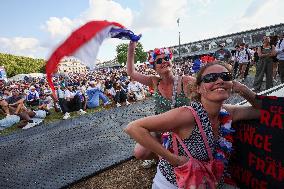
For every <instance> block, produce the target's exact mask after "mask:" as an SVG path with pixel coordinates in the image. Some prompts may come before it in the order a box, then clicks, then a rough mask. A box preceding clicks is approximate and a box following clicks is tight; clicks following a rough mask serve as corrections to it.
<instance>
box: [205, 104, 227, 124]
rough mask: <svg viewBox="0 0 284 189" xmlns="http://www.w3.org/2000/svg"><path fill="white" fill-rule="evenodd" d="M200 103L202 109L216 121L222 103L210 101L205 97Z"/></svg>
mask: <svg viewBox="0 0 284 189" xmlns="http://www.w3.org/2000/svg"><path fill="white" fill-rule="evenodd" d="M201 103H202V105H203V107H204V109H205V110H206V112H207V113H208V116H209V118H210V120H211V121H213V122H216V121H217V120H218V117H219V113H220V110H221V107H222V104H223V103H220V102H212V101H208V100H206V99H201Z"/></svg>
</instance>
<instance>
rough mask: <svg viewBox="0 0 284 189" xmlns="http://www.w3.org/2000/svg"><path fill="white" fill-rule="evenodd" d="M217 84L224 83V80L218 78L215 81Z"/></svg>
mask: <svg viewBox="0 0 284 189" xmlns="http://www.w3.org/2000/svg"><path fill="white" fill-rule="evenodd" d="M215 83H222V84H223V83H224V80H223V79H222V78H221V77H218V79H217V80H216V81H215Z"/></svg>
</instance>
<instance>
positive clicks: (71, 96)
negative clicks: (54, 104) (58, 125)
mask: <svg viewBox="0 0 284 189" xmlns="http://www.w3.org/2000/svg"><path fill="white" fill-rule="evenodd" d="M62 105H63V106H62V107H61V106H60V107H61V108H62V111H63V113H64V116H63V119H68V118H70V112H73V111H77V112H78V113H79V114H80V115H83V114H85V113H86V112H85V111H84V110H83V109H82V101H81V98H80V96H79V95H76V93H75V92H74V90H73V86H70V85H69V86H68V87H67V88H66V89H65V91H64V100H63V103H62Z"/></svg>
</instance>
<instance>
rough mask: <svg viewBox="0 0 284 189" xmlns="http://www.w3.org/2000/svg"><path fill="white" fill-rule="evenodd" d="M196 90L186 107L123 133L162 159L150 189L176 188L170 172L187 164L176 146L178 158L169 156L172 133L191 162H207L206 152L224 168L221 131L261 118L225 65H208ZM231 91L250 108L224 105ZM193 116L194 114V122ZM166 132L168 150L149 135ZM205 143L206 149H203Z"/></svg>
mask: <svg viewBox="0 0 284 189" xmlns="http://www.w3.org/2000/svg"><path fill="white" fill-rule="evenodd" d="M196 89H197V90H196V96H195V100H194V101H192V103H191V104H190V106H189V107H180V108H176V109H173V110H170V111H168V112H166V113H163V114H159V115H155V116H149V117H146V118H142V119H139V120H136V121H133V122H131V123H129V124H128V126H127V127H126V128H125V129H124V130H125V132H126V133H127V134H129V135H130V136H131V137H132V138H133V139H134V140H135V141H136V142H138V143H139V144H141V145H143V146H144V147H145V148H147V149H149V150H151V151H152V152H154V153H156V154H158V155H159V156H161V158H160V160H159V164H158V168H157V173H156V175H155V178H154V180H153V185H152V189H174V188H177V182H176V177H175V173H174V171H173V168H174V167H177V166H181V165H183V164H185V163H186V162H187V161H188V158H187V157H186V153H185V151H184V150H182V148H181V146H180V145H179V146H178V149H179V155H175V154H174V153H172V152H173V143H172V141H173V140H172V139H173V138H172V136H173V133H175V135H177V136H179V138H181V140H182V142H183V143H184V144H185V146H186V148H187V149H188V151H189V153H190V154H191V156H192V157H193V158H195V159H197V160H199V161H205V162H207V161H208V160H209V158H210V156H209V154H208V150H210V151H212V155H213V159H215V160H220V161H221V162H220V163H222V164H223V165H224V162H226V161H228V158H229V156H224V157H223V159H222V158H221V159H218V157H219V158H220V156H219V155H220V154H219V153H220V151H221V152H222V153H224V151H222V147H221V146H222V143H223V142H224V141H223V140H226V139H225V138H224V136H225V133H226V132H224V131H221V130H222V128H224V127H225V125H226V128H227V129H228V130H230V125H231V124H232V123H234V122H236V121H239V120H250V119H255V118H258V117H259V116H260V111H259V110H258V109H259V107H260V104H259V102H258V101H257V100H256V93H254V92H253V91H251V90H250V89H249V88H248V87H247V86H245V85H243V84H241V83H239V82H237V81H232V75H231V70H230V68H229V67H228V66H227V65H225V64H221V63H208V64H206V65H205V66H203V67H202V68H201V70H200V72H199V73H198V75H197V77H196ZM232 91H234V92H237V93H238V94H239V95H241V96H242V97H244V98H245V99H246V100H248V102H250V103H251V104H252V105H253V106H249V105H244V106H240V105H229V104H224V101H225V100H227V99H228V98H229V96H230V94H231V92H232ZM190 107H191V109H190ZM192 109H193V110H192ZM194 112H195V113H196V114H197V116H196V118H195V116H194V115H195V114H193V113H194ZM224 115H226V116H228V117H227V118H228V119H224V117H223V116H224ZM177 118H178V119H177ZM198 119H199V120H200V122H201V126H200V127H201V128H202V129H203V131H204V134H205V138H204V139H203V136H202V135H201V132H202V131H201V130H199V127H198V126H197V122H196V120H198ZM167 131H169V132H172V134H170V137H169V141H170V142H169V147H168V149H166V148H165V147H164V146H162V145H161V143H160V142H158V141H157V140H156V138H154V137H153V136H152V135H151V134H150V132H167ZM232 132H233V131H232ZM206 139H207V141H208V146H209V148H208V149H206V147H205V146H206V145H205V140H206ZM222 141H223V142H222ZM225 142H228V141H225ZM223 150H224V149H223ZM225 171H226V167H225ZM192 174H194V173H192ZM221 174H222V173H221ZM223 175H224V174H223ZM219 187H222V179H221V180H219V183H218V188H219ZM197 188H199V187H197ZM205 188H208V186H206V187H205Z"/></svg>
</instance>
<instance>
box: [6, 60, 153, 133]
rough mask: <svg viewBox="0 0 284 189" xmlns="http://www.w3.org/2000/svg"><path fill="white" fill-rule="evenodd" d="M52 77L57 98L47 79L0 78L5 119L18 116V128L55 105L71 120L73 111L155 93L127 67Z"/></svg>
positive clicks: (124, 102)
mask: <svg viewBox="0 0 284 189" xmlns="http://www.w3.org/2000/svg"><path fill="white" fill-rule="evenodd" d="M138 69H139V71H141V72H143V73H145V74H147V73H148V72H151V70H150V69H145V68H144V67H143V66H141V67H139V68H138ZM53 80H54V83H55V89H56V95H57V98H56V99H55V98H54V97H53V95H52V91H51V90H50V88H49V86H48V83H47V81H46V79H45V78H25V79H23V80H19V81H8V82H4V81H0V97H1V99H0V106H1V109H0V114H2V118H3V119H5V118H7V120H9V117H10V116H11V115H17V116H19V117H20V120H21V121H20V122H21V123H19V124H18V127H21V128H22V127H25V125H27V124H28V123H32V122H33V121H32V118H33V117H34V116H35V115H36V113H35V112H36V111H37V110H42V111H45V112H46V115H49V114H50V113H51V112H53V111H50V110H51V109H53V108H54V109H55V111H58V112H62V113H63V116H62V119H68V118H70V113H71V112H77V113H78V114H80V115H82V114H85V113H86V110H87V109H94V108H97V107H100V106H107V105H111V104H113V105H114V106H117V107H120V106H121V105H124V104H125V105H130V104H131V103H132V102H135V101H140V100H143V99H145V97H146V96H149V95H151V93H152V90H151V89H150V88H149V87H146V86H144V85H142V84H141V83H139V82H137V81H135V80H133V79H132V78H130V77H129V76H128V75H127V74H126V69H125V68H112V69H111V68H108V69H100V70H96V71H92V72H86V73H80V74H77V73H69V74H67V75H66V74H64V75H56V76H55V77H54V79H53ZM10 118H11V117H10ZM2 121H3V120H2ZM31 125H32V124H31ZM2 129H3V127H2Z"/></svg>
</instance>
